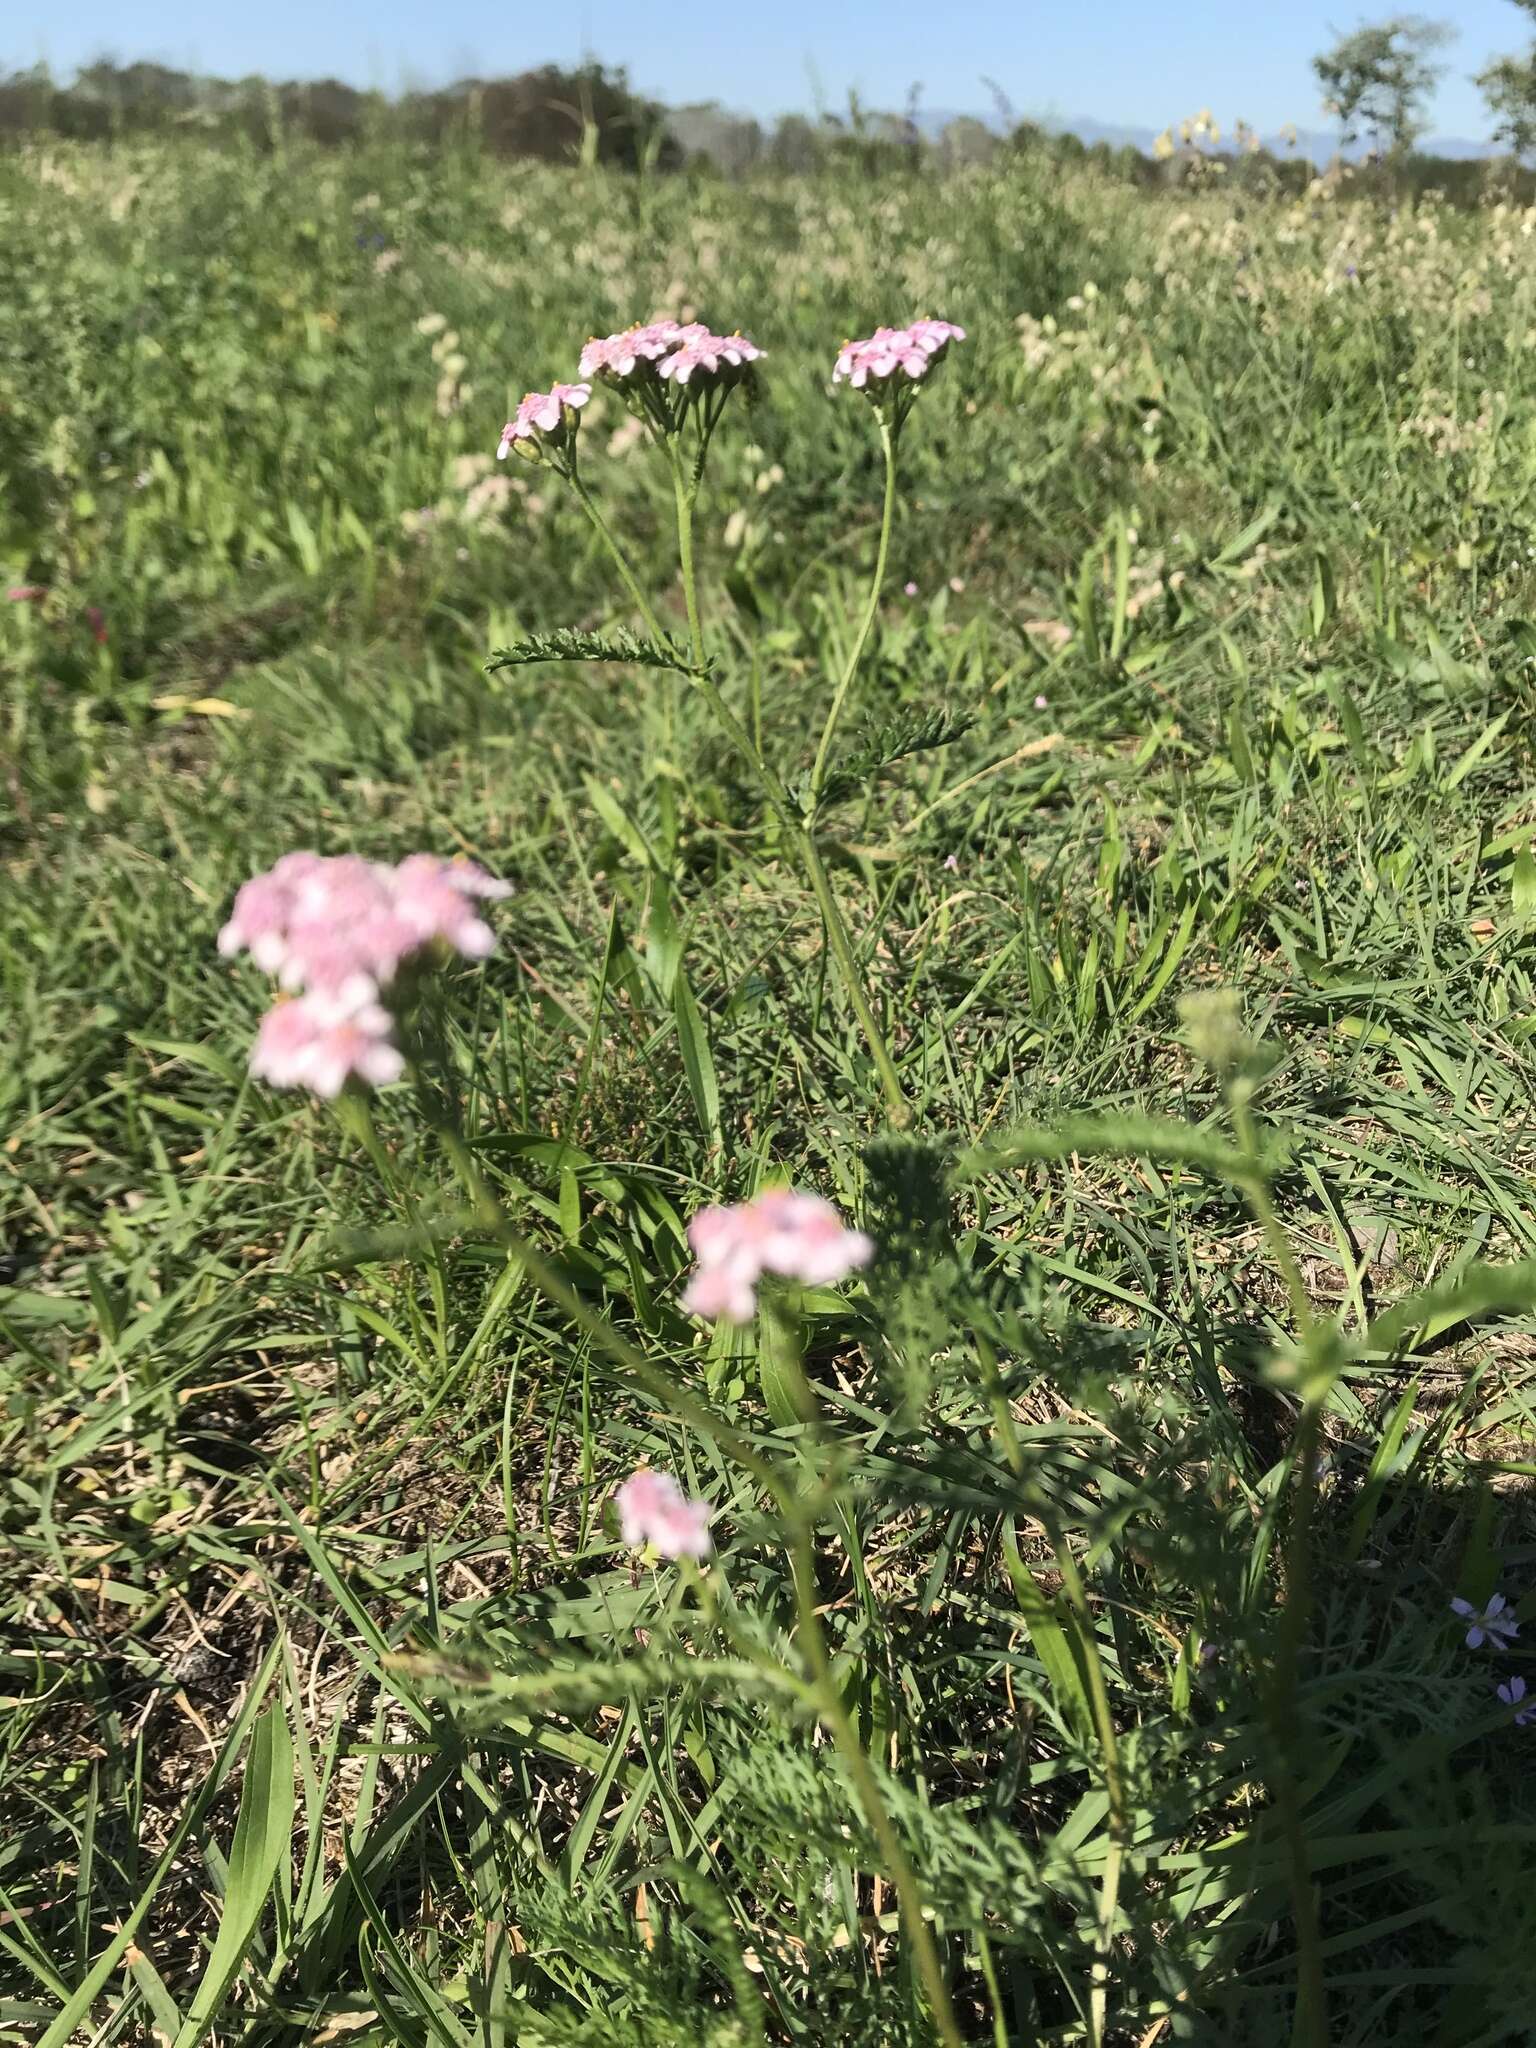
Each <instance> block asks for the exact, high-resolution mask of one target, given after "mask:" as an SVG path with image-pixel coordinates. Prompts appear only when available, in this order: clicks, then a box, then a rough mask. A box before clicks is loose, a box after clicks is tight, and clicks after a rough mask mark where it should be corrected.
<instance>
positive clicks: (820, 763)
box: [811, 413, 896, 809]
mask: <svg viewBox="0 0 1536 2048" xmlns="http://www.w3.org/2000/svg"><path fill="white" fill-rule="evenodd" d="M875 417H876V421H877V423H878V425H879V428H880V446H881V447H882V449H883V450H884V451H885V499H884V503H883V504H882V506H881V510H880V545H879V547H878V548H877V549H876V550H875V570H874V575H873V576H872V577H871V578H870V585H869V598H868V600H867V602H866V603H865V606H864V616H863V618H862V619H860V621H859V630H858V632H857V633H856V634H855V635H854V641H853V645H852V647H850V648H849V650H848V659H847V660H846V661H845V662H844V663H843V672H842V674H841V676H840V677H839V678H838V683H837V688H836V690H835V691H834V692H833V693H832V703H831V707H830V708H829V710H828V712H827V722H826V724H825V726H823V728H822V734H821V744H820V745H819V746H818V747H817V749H816V760H815V764H814V765H813V767H812V769H811V804H812V808H813V809H814V807H815V802H816V798H817V797H818V796H819V795H820V794H821V786H822V784H823V782H824V781H825V780H826V774H827V757H828V755H829V754H830V753H831V751H832V739H833V735H834V734H835V733H836V731H837V723H838V720H839V719H840V718H841V717H842V715H843V703H844V700H845V699H846V698H847V695H848V692H849V689H850V688H851V687H852V684H853V679H854V676H855V675H856V674H857V673H858V667H859V663H860V661H861V660H862V659H863V655H864V649H865V646H866V644H867V643H868V640H869V636H870V633H871V632H872V630H873V628H874V623H875V615H876V613H877V612H878V611H879V609H880V592H881V590H882V589H883V588H884V586H885V563H886V557H887V556H888V555H889V553H890V551H891V523H892V521H893V519H894V518H895V514H896V435H895V432H894V430H893V428H892V426H891V423H890V421H889V420H888V419H887V418H886V417H885V415H884V414H883V413H877V414H876V416H875Z"/></svg>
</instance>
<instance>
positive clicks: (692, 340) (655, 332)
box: [581, 320, 766, 384]
mask: <svg viewBox="0 0 1536 2048" xmlns="http://www.w3.org/2000/svg"><path fill="white" fill-rule="evenodd" d="M765 354H766V350H764V349H760V348H759V347H758V346H757V343H756V342H755V341H749V340H748V338H747V336H746V335H744V334H712V333H711V332H710V330H709V328H708V327H706V326H705V325H704V324H703V323H702V322H701V321H698V320H694V321H690V322H689V323H688V324H687V325H686V326H683V325H680V324H679V323H678V322H677V321H676V320H651V321H648V322H646V324H645V325H644V326H641V327H626V328H625V329H624V331H623V332H622V333H621V334H609V335H604V336H602V337H599V336H597V335H594V336H593V337H592V339H591V340H590V341H589V342H588V343H587V345H586V347H585V348H584V349H583V350H582V352H581V374H582V376H583V377H596V376H602V377H605V378H606V379H607V380H608V381H609V382H611V383H616V384H622V383H623V382H624V381H625V380H626V379H627V378H630V377H632V376H634V374H635V372H636V371H637V370H641V369H642V366H644V368H656V369H657V370H658V374H659V375H661V376H663V377H665V378H667V379H668V380H669V381H670V382H672V383H677V384H686V383H687V382H688V380H689V378H690V377H692V375H693V373H694V371H695V370H704V371H706V372H708V373H710V374H711V375H713V374H714V373H715V372H717V371H718V370H719V369H720V367H721V365H722V364H723V365H725V367H726V368H728V369H733V370H738V369H742V368H744V367H745V366H746V365H747V364H748V363H755V362H758V361H760V360H761V358H762V357H763V356H764V355H765Z"/></svg>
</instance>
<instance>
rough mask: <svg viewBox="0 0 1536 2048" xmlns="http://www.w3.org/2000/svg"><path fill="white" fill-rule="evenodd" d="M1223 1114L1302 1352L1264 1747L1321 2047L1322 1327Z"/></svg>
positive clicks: (1304, 2034) (1315, 2043)
mask: <svg viewBox="0 0 1536 2048" xmlns="http://www.w3.org/2000/svg"><path fill="white" fill-rule="evenodd" d="M1231 1110H1232V1126H1233V1129H1234V1131H1235V1132H1236V1134H1237V1140H1238V1143H1239V1145H1240V1146H1241V1147H1242V1150H1243V1152H1244V1154H1245V1155H1246V1158H1247V1164H1248V1169H1249V1173H1248V1178H1247V1180H1246V1181H1245V1183H1244V1186H1243V1192H1244V1194H1245V1195H1246V1196H1247V1198H1248V1203H1249V1206H1250V1207H1251V1208H1252V1210H1253V1213H1254V1215H1255V1217H1256V1218H1257V1220H1258V1224H1259V1228H1260V1229H1261V1230H1262V1231H1263V1233H1264V1238H1265V1242H1266V1243H1267V1244H1268V1246H1269V1248H1270V1253H1271V1256H1272V1257H1273V1258H1274V1260H1275V1263H1276V1265H1277V1266H1278V1267H1279V1269H1280V1272H1281V1275H1282V1277H1283V1279H1284V1281H1285V1288H1286V1293H1287V1294H1288V1295H1289V1297H1290V1302H1291V1312H1292V1314H1293V1316H1294V1318H1295V1322H1296V1334H1297V1336H1298V1338H1299V1340H1300V1344H1301V1352H1302V1368H1301V1378H1302V1400H1301V1414H1300V1417H1299V1418H1298V1420H1297V1424H1296V1434H1295V1438H1294V1441H1293V1448H1292V1465H1293V1469H1294V1470H1295V1472H1296V1497H1295V1500H1294V1502H1293V1503H1292V1511H1291V1525H1290V1529H1289V1531H1288V1533H1287V1537H1286V1545H1285V1606H1284V1608H1283V1610H1282V1612H1281V1617H1280V1634H1279V1640H1278V1642H1277V1644H1276V1647H1275V1660H1274V1668H1273V1670H1272V1672H1271V1674H1270V1682H1269V1686H1268V1688H1267V1699H1266V1707H1267V1714H1268V1720H1269V1735H1270V1743H1271V1746H1272V1748H1273V1750H1274V1754H1275V1759H1276V1764H1277V1770H1276V1771H1275V1773H1274V1792H1275V1804H1276V1807H1277V1809H1278V1811H1279V1815H1280V1829H1281V1833H1282V1835H1283V1836H1284V1838H1285V1845H1286V1861H1287V1864H1288V1867H1289V1878H1290V1892H1291V1917H1292V1919H1293V1920H1294V1921H1295V1924H1296V2006H1295V2011H1294V2013H1293V2014H1292V2021H1291V2040H1292V2042H1293V2044H1294V2048H1326V2044H1327V2040H1328V2001H1327V1992H1326V1988H1325V1981H1324V1974H1323V1950H1322V1929H1321V1926H1320V1925H1319V1920H1318V1910H1317V1890H1316V1887H1315V1885H1314V1883H1313V1879H1312V1858H1311V1852H1310V1849H1309V1847H1308V1843H1307V1831H1306V1826H1305V1823H1304V1821H1303V1819H1302V1812H1301V1800H1300V1796H1299V1790H1298V1787H1299V1782H1300V1777H1301V1770H1302V1761H1303V1753H1304V1752H1303V1742H1304V1731H1303V1727H1302V1713H1301V1651H1302V1645H1303V1643H1304V1642H1305V1640H1306V1632H1307V1624H1308V1622H1309V1620H1310V1619H1311V1612H1312V1513H1313V1507H1314V1505H1315V1503H1316V1499H1317V1473H1316V1469H1315V1468H1316V1465H1317V1445H1318V1438H1319V1435H1320V1433H1321V1430H1322V1420H1323V1411H1324V1408H1325V1406H1326V1404H1327V1399H1328V1388H1329V1385H1330V1384H1331V1378H1330V1376H1329V1374H1328V1370H1327V1367H1326V1365H1325V1363H1324V1361H1323V1359H1322V1358H1320V1357H1319V1355H1318V1354H1319V1351H1320V1350H1321V1348H1322V1346H1323V1344H1324V1342H1325V1341H1326V1338H1327V1336H1328V1334H1329V1333H1328V1329H1327V1326H1326V1325H1325V1324H1323V1323H1320V1322H1319V1321H1318V1319H1317V1318H1316V1317H1315V1316H1314V1315H1313V1313H1312V1304H1311V1301H1310V1300H1309V1299H1308V1296H1307V1289H1306V1283H1305V1281H1304V1280H1303V1279H1302V1277H1301V1269H1300V1267H1299V1266H1298V1265H1297V1263H1296V1259H1295V1255H1294V1253H1293V1252H1292V1251H1291V1247H1290V1241H1289V1239H1288V1238H1287V1237H1286V1234H1285V1229H1284V1226H1283V1225H1282V1224H1281V1221H1280V1218H1279V1216H1278V1215H1277V1213H1276V1211H1275V1206H1274V1202H1273V1200H1272V1199H1271V1196H1270V1188H1269V1178H1268V1175H1267V1173H1266V1171H1265V1169H1264V1165H1263V1161H1262V1158H1261V1156H1260V1152H1259V1144H1258V1134H1257V1131H1256V1130H1255V1127H1254V1122H1253V1113H1252V1111H1251V1109H1250V1108H1249V1105H1248V1101H1247V1098H1246V1096H1245V1095H1241V1094H1238V1093H1237V1091H1236V1090H1234V1091H1233V1095H1232V1098H1231Z"/></svg>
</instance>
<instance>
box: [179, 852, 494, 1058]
mask: <svg viewBox="0 0 1536 2048" xmlns="http://www.w3.org/2000/svg"><path fill="white" fill-rule="evenodd" d="M510 894H511V890H510V889H509V887H508V885H507V884H506V883H505V882H498V881H496V880H495V879H494V878H493V877H492V876H490V875H488V874H486V873H485V871H484V870H483V869H482V868H478V867H476V866H475V864H474V862H473V861H463V860H444V859H443V858H442V857H441V856H440V855H438V854H435V853H413V854H410V855H408V856H407V857H406V858H405V859H404V860H402V861H399V862H398V863H397V864H396V865H395V866H394V867H386V866H385V865H384V864H383V863H381V862H378V861H369V860H363V859H362V858H361V857H360V856H359V855H357V854H340V855H333V856H326V855H323V854H318V853H285V854H284V855H283V857H282V859H281V860H280V861H278V862H277V864H276V865H275V866H274V867H273V868H271V869H270V870H269V871H268V873H266V874H264V875H255V876H253V877H252V879H251V880H250V881H248V882H246V883H243V884H242V886H241V888H240V891H239V894H238V895H237V896H236V897H235V904H234V909H233V910H232V911H231V913H230V916H229V921H228V923H227V924H226V925H225V926H224V928H223V930H222V931H221V932H220V933H219V951H220V952H221V953H222V954H224V956H225V957H226V958H229V957H231V956H232V955H234V954H236V953H249V954H250V956H251V958H252V959H253V960H254V961H255V963H256V965H257V966H258V967H260V968H262V969H264V970H265V972H266V973H268V974H272V975H276V977H277V979H278V980H279V982H280V983H281V984H282V986H283V987H284V988H285V989H290V990H294V991H301V993H300V994H299V995H298V999H297V1000H296V1001H293V1002H283V1003H279V1004H278V1006H277V1007H276V1009H274V1010H272V1011H271V1012H270V1013H269V1014H268V1016H267V1017H266V1018H265V1020H264V1021H263V1023H262V1026H261V1030H260V1033H259V1034H258V1037H257V1040H256V1049H255V1051H254V1053H253V1054H252V1059H251V1068H252V1072H253V1073H255V1074H257V1075H258V1076H259V1077H260V1078H262V1079H264V1080H267V1081H270V1082H271V1083H272V1084H273V1086H274V1087H278V1088H301V1087H302V1088H312V1089H313V1090H314V1091H315V1093H316V1094H317V1095H335V1094H338V1093H339V1092H340V1090H341V1089H342V1087H343V1086H344V1085H345V1084H346V1081H347V1079H348V1078H349V1077H350V1076H352V1075H356V1077H357V1078H358V1079H359V1080H361V1081H365V1082H367V1083H368V1084H369V1085H370V1086H373V1087H379V1086H382V1085H383V1084H384V1083H385V1082H388V1081H393V1080H396V1079H398V1077H399V1075H400V1072H401V1068H402V1064H403V1062H402V1060H401V1057H400V1053H399V1050H398V1048H397V1047H396V1046H395V1044H394V1040H393V1037H392V1035H391V1034H392V1029H393V1020H392V1019H391V1017H390V1015H389V1012H388V1010H387V1009H386V1008H385V1007H384V1004H383V1002H382V1001H381V998H382V997H383V996H384V995H385V994H386V992H387V991H388V990H389V988H390V986H391V984H392V983H393V982H394V980H395V978H396V976H397V975H398V974H399V972H400V970H401V968H402V967H403V966H404V965H405V963H406V962H407V961H408V960H409V959H411V958H412V956H413V955H415V954H417V953H419V952H421V951H422V949H423V948H424V947H427V946H431V945H434V944H437V945H442V946H446V947H448V948H449V949H450V950H451V951H453V952H455V953H458V954H461V955H462V956H463V957H464V958H466V959H470V960H483V959H484V958H485V956H486V955H487V954H488V953H490V952H491V951H492V950H493V949H494V947H495V944H496V940H495V935H494V933H493V932H492V931H491V928H490V926H489V925H488V924H487V923H486V922H485V920H484V918H483V917H482V916H481V915H480V913H479V910H478V908H477V905H478V904H479V903H481V902H483V901H490V900H495V899H497V898H499V897H503V896H508V895H510Z"/></svg>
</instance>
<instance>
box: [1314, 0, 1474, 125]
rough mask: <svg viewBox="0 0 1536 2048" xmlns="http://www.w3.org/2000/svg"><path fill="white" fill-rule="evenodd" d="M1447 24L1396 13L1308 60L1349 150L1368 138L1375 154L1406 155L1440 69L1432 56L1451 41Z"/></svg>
mask: <svg viewBox="0 0 1536 2048" xmlns="http://www.w3.org/2000/svg"><path fill="white" fill-rule="evenodd" d="M1455 33H1456V31H1455V29H1454V28H1452V27H1451V25H1450V24H1449V22H1443V21H1426V20H1425V19H1424V18H1423V17H1422V16H1421V15H1417V14H1399V15H1394V16H1393V17H1392V19H1391V20H1389V21H1378V22H1368V23H1365V24H1363V25H1362V26H1361V27H1360V28H1357V29H1355V30H1353V31H1352V32H1351V33H1350V34H1349V35H1347V36H1341V37H1340V39H1339V41H1338V42H1337V43H1335V44H1334V46H1333V48H1332V49H1331V50H1327V51H1325V52H1324V53H1323V54H1322V55H1321V56H1318V57H1314V58H1313V59H1312V69H1313V70H1314V71H1315V72H1316V73H1317V78H1318V83H1319V84H1320V85H1321V86H1322V88H1323V105H1324V108H1325V109H1326V111H1327V112H1329V113H1331V114H1332V115H1334V117H1335V118H1336V119H1337V121H1338V124H1339V138H1340V141H1341V142H1342V144H1343V146H1344V147H1345V148H1346V149H1348V148H1349V147H1350V146H1351V145H1352V144H1354V143H1356V142H1358V141H1360V140H1361V138H1362V137H1365V136H1368V137H1369V138H1370V144H1371V149H1372V152H1373V153H1374V154H1375V155H1377V156H1386V155H1389V154H1390V155H1394V156H1401V155H1404V154H1406V152H1407V151H1408V150H1410V149H1411V148H1412V147H1413V144H1414V142H1415V141H1416V140H1417V138H1418V137H1419V136H1420V135H1421V134H1422V133H1423V129H1424V119H1423V115H1424V102H1425V101H1426V100H1427V99H1428V97H1429V94H1430V92H1431V91H1432V90H1433V88H1434V86H1435V83H1436V81H1437V80H1438V79H1439V77H1440V75H1441V72H1442V70H1443V68H1444V67H1443V66H1442V65H1438V64H1435V63H1433V62H1431V53H1432V52H1433V51H1435V50H1438V49H1440V48H1442V47H1443V45H1445V44H1446V43H1448V42H1450V41H1451V39H1452V37H1453V36H1454V35H1455Z"/></svg>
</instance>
